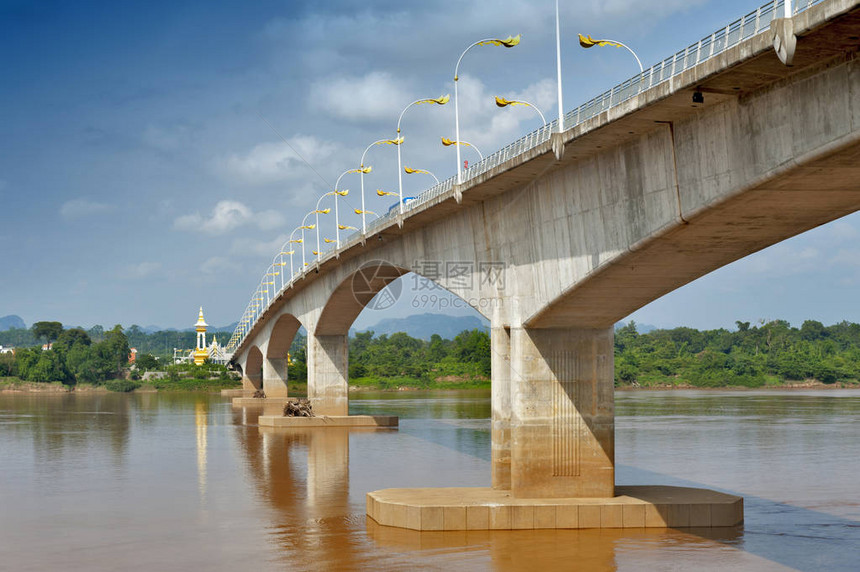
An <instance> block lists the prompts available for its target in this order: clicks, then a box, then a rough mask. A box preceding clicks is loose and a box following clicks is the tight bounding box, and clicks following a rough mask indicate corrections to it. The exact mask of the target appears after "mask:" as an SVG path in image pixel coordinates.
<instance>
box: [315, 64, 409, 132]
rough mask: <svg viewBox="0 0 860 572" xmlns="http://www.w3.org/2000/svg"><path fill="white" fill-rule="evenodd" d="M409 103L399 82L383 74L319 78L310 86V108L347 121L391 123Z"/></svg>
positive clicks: (379, 72)
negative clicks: (405, 103)
mask: <svg viewBox="0 0 860 572" xmlns="http://www.w3.org/2000/svg"><path fill="white" fill-rule="evenodd" d="M411 100H413V98H411V96H410V95H409V93H407V91H406V90H405V89H404V88H403V82H402V81H396V80H395V79H394V77H393V76H392V75H391V74H390V73H388V72H384V71H372V72H370V73H368V74H366V75H364V76H362V77H355V76H334V77H328V78H325V79H321V80H319V81H316V82H314V83H313V84H311V89H310V96H309V101H310V106H311V108H313V109H317V110H320V111H324V112H327V113H330V114H332V115H335V116H337V117H340V118H342V119H347V120H350V121H373V120H393V119H395V118H396V114H397V113H398V110H399V109H400V108H402V107H403V105H404V103H403V102H404V101H405V102H409V101H411Z"/></svg>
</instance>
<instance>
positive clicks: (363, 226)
mask: <svg viewBox="0 0 860 572" xmlns="http://www.w3.org/2000/svg"><path fill="white" fill-rule="evenodd" d="M401 143H403V137H398V138H397V139H380V140H379V141H374V142H373V143H371V144H370V145H368V146H367V148H366V149H365V150H364V153H362V154H361V166H360V167H359V169H360V172H361V209H354V210H355V214H357V215H361V234H367V223H366V222H365V220H364V218H365V217H364V215H365V214H366V213H370V214H376V213H375V212H373V211H368V210H365V208H364V173H365V172H367V173H369V172H370V165H368V166H367V171H365V170H364V169H365V167H364V158H365V156H367V152H368V151H370V148H371V147H373V146H374V145H398V146H399V145H400V144H401Z"/></svg>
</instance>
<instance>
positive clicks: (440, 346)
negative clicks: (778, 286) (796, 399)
mask: <svg viewBox="0 0 860 572" xmlns="http://www.w3.org/2000/svg"><path fill="white" fill-rule="evenodd" d="M736 325H737V329H736V330H734V331H730V330H727V329H717V330H705V331H700V330H696V329H693V328H684V327H682V328H674V329H671V330H653V331H651V332H648V333H645V334H640V333H639V332H638V331H637V329H636V324H635V323H634V322H630V323H628V324H626V325H624V326H623V327H620V328H618V329H617V330H616V332H615V383H616V386H618V387H667V386H668V387H703V388H714V387H751V388H756V387H767V386H774V387H781V386H783V385H786V384H791V385H793V384H797V383H798V382H801V383H802V382H810V381H815V382H821V383H824V384H836V383H839V384H843V385H848V386H852V385H855V384H856V385H857V386H858V387H860V324H855V323H851V322H841V323H839V324H834V325H832V326H824V325H823V324H822V323H821V322H817V321H815V320H807V321H805V322H804V323H803V324H802V326H801V327H800V328H794V327H792V326H791V325H790V324H789V323H788V322H786V321H784V320H774V321H771V322H764V321H762V322H760V323H759V324H756V325H751V324H750V323H749V322H736ZM94 329H95V330H96V331H97V332H98V333H99V335H100V338H99V339H98V341H96V340H95V339H93V338H92V337H91V336H90V334H89V332H90V331H93V330H94ZM94 329H91V330H90V331H85V330H83V329H81V328H71V329H63V328H62V324H59V323H57V322H39V323H37V324H34V326H33V328H32V330H31V331H30V335H31V337H32V339H34V340H37V341H44V342H46V343H51V342H53V347H52V349H50V350H42V349H41V347H38V346H37V347H32V348H20V347H19V348H18V349H17V351H16V353H15V354H14V355H12V354H0V389H2V388H3V387H10V386H11V385H13V384H15V383H22V382H48V383H50V382H54V383H56V382H60V383H62V384H65V385H66V386H79V387H82V386H83V385H84V384H86V385H87V386H94V387H104V388H107V389H109V390H113V391H131V390H134V389H138V388H140V389H157V390H174V391H198V390H206V391H213V390H218V389H224V388H235V387H239V385H240V381H239V376H238V374H237V373H236V372H232V371H229V370H228V369H227V368H226V367H224V366H222V365H216V364H209V363H206V364H204V365H202V366H195V365H192V364H180V365H171V364H170V363H169V362H170V359H165V358H161V359H159V357H158V356H154V355H152V354H147V353H138V355H137V360H136V363H135V364H134V365H131V366H130V365H129V364H128V356H129V342H128V337H127V336H126V332H124V331H123V329H122V327H121V326H115V327H114V328H113V329H111V330H108V331H104V330H102V329H101V328H98V329H96V328H94ZM159 334H160V333H155V334H143V333H141V332H139V331H138V332H137V333H136V334H135V335H137V336H144V337H145V336H147V335H151V336H155V337H156V339H158V340H160V341H163V340H162V339H161V337H159ZM16 335H18V336H19V337H20V333H18V334H16ZM159 343H160V342H159ZM290 357H291V364H290V366H289V372H288V377H289V385H290V391H291V392H296V393H303V392H306V391H307V339H306V338H305V337H304V336H302V335H297V336H296V339H295V340H294V341H293V345H292V347H291V348H290ZM146 372H157V373H156V374H155V375H154V376H153V374H151V373H150V374H147V373H146ZM349 380H350V385H351V386H352V387H354V388H359V389H383V390H392V389H400V388H412V389H469V388H486V387H489V385H490V337H489V334H488V333H487V332H485V331H481V330H472V331H464V332H462V333H460V334H459V335H457V336H455V337H454V339H453V340H447V339H443V338H442V337H441V336H438V335H434V336H432V337H431V339H430V340H421V339H416V338H413V337H410V336H408V335H407V334H405V333H396V334H392V335H380V336H376V335H375V334H374V333H373V332H372V331H371V332H362V333H358V334H356V335H355V336H354V337H352V338H351V339H350V343H349Z"/></svg>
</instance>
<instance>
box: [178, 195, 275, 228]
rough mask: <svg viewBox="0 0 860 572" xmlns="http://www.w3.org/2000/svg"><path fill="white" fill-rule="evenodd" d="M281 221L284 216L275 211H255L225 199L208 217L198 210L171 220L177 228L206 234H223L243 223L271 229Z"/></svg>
mask: <svg viewBox="0 0 860 572" xmlns="http://www.w3.org/2000/svg"><path fill="white" fill-rule="evenodd" d="M283 223H284V217H283V216H282V215H281V214H280V213H278V212H277V211H273V210H267V211H260V212H257V213H255V212H254V211H253V210H251V209H250V208H249V207H247V206H246V205H244V204H242V203H240V202H239V201H229V200H226V201H219V202H218V204H216V205H215V207H214V208H213V209H212V213H211V214H210V215H209V216H208V217H206V216H203V215H201V214H200V213H199V212H195V213H192V214H188V215H183V216H181V217H179V218H177V219H176V220H175V221H173V227H174V228H176V229H178V230H187V231H197V230H200V231H203V232H205V233H207V234H224V233H227V232H230V231H231V230H235V229H237V228H239V227H240V226H245V225H254V226H256V227H258V228H259V229H261V230H271V229H274V228H277V227H278V226H281V225H282V224H283Z"/></svg>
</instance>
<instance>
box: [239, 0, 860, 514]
mask: <svg viewBox="0 0 860 572" xmlns="http://www.w3.org/2000/svg"><path fill="white" fill-rule="evenodd" d="M780 6H781V4H780ZM780 9H781V8H780ZM726 33H727V34H728V29H727V32H726ZM741 35H742V37H741V38H740V39H739V41H738V42H736V43H735V44H734V45H732V46H727V47H726V45H724V47H723V48H722V49H721V51H719V53H714V54H712V55H710V56H708V57H707V58H703V57H701V55H702V54H701V53H698V54H697V58H698V59H697V60H696V61H697V62H698V63H695V62H694V63H692V64H689V62H688V64H689V65H685V67H684V69H683V71H681V72H680V73H675V74H674V75H669V78H668V80H664V79H662V78H664V77H665V75H662V76H659V79H661V81H655V80H654V78H655V76H656V74H657V72H656V71H654V68H652V70H649V72H651V74H652V75H651V77H650V81H645V80H646V79H647V78H645V77H644V76H643V77H640V78H639V80H638V84H637V87H636V93H634V94H633V95H631V96H629V97H626V99H624V100H623V101H622V102H621V103H619V104H616V105H612V106H607V107H608V108H607V109H606V110H605V111H602V112H600V113H598V114H596V115H595V116H594V117H591V118H590V119H587V120H585V121H581V122H579V123H577V124H575V125H574V126H573V127H571V128H570V129H567V130H565V131H564V132H563V133H553V134H552V135H549V134H548V133H547V135H548V136H547V137H545V138H544V139H545V141H543V142H541V143H538V144H536V145H533V146H531V147H530V148H528V149H527V150H526V151H524V152H522V153H519V154H516V155H514V156H510V157H509V158H507V159H505V160H503V161H500V162H499V164H497V165H494V166H492V168H489V169H485V170H484V172H479V173H477V174H474V173H473V174H472V175H471V176H469V177H468V178H467V179H466V180H465V181H464V183H463V184H462V185H456V184H448V185H447V188H446V186H445V185H444V184H443V185H442V186H440V188H438V189H436V190H435V191H434V193H433V194H432V196H429V197H425V199H424V200H422V201H420V202H418V204H417V206H414V207H412V208H410V209H409V210H408V211H407V212H406V213H405V215H404V216H403V217H402V218H400V217H396V218H394V219H390V220H386V221H383V222H382V223H381V224H379V225H377V226H376V227H373V228H372V229H369V231H368V233H367V235H365V236H361V235H358V236H354V237H353V238H352V239H350V240H349V241H347V242H345V243H342V245H341V248H340V249H339V250H337V251H336V252H331V253H329V254H328V255H327V256H325V257H324V258H323V259H322V260H321V261H320V262H319V263H317V264H315V265H314V266H312V267H311V268H310V270H308V271H306V272H304V273H303V274H302V275H301V276H299V277H296V278H295V279H294V280H292V281H291V283H290V284H289V285H288V287H286V288H284V289H283V290H282V291H280V292H279V293H278V294H277V296H276V297H275V298H274V299H273V300H272V301H271V303H270V304H269V305H268V307H267V308H266V309H265V311H264V312H262V313H261V314H260V315H258V316H256V318H255V320H254V322H253V324H252V325H250V326H249V327H248V328H247V330H246V331H243V332H242V336H241V337H240V339H239V341H238V342H237V343H236V348H235V353H234V360H235V362H236V363H237V364H238V365H239V366H240V367H241V369H242V371H243V372H244V373H243V375H244V383H245V385H246V387H247V388H259V387H262V388H263V389H264V390H265V392H266V394H267V395H268V396H284V395H286V379H285V356H286V353H287V349H288V348H289V346H290V343H291V342H292V340H293V337H294V336H295V334H296V332H297V330H298V329H299V327H300V326H304V328H305V329H306V330H307V332H308V364H307V365H308V393H309V397H310V399H311V400H312V401H313V402H314V406H315V409H317V410H318V411H320V412H322V413H328V414H333V415H346V414H347V408H348V373H347V371H348V367H347V366H348V347H347V335H348V330H349V327H350V325H351V324H352V323H353V321H354V320H355V318H356V317H357V316H358V314H359V313H360V312H361V310H362V309H363V308H364V307H365V305H367V304H368V303H369V302H370V301H371V299H372V298H373V297H374V295H375V294H376V293H378V292H379V291H381V290H382V289H383V288H384V287H385V286H386V285H387V284H389V283H391V282H392V281H393V280H395V279H396V278H398V277H400V276H402V275H403V274H405V273H407V272H409V271H415V272H417V273H419V274H423V275H424V276H427V277H428V278H430V279H432V280H433V281H434V282H436V283H438V284H439V285H440V286H441V287H443V288H446V289H447V290H450V291H451V292H454V293H456V294H458V295H459V296H461V297H462V298H463V299H465V300H467V301H469V302H470V303H473V304H474V305H475V307H476V309H477V310H478V311H479V312H481V313H482V314H483V315H484V316H486V317H487V318H488V319H489V320H490V322H491V327H492V330H491V335H492V388H493V389H492V409H493V418H492V448H493V461H492V466H493V469H492V485H493V488H494V489H497V490H502V491H509V494H510V496H512V497H513V498H519V499H523V498H571V497H574V498H575V497H613V496H614V494H615V474H614V410H613V387H614V371H613V325H614V324H615V323H616V322H617V321H618V320H620V319H622V318H624V317H625V316H627V315H628V314H630V313H631V312H633V311H634V310H636V309H638V308H640V307H642V306H644V305H646V304H648V303H649V302H651V301H653V300H655V299H657V298H659V297H660V296H663V295H664V294H666V293H669V292H671V291H673V290H675V289H676V288H679V287H681V286H683V285H685V284H687V283H689V282H691V281H693V280H695V279H696V278H699V277H700V276H703V275H705V274H707V273H708V272H711V271H712V270H715V269H717V268H720V267H722V266H724V265H726V264H728V263H730V262H733V261H735V260H738V259H740V258H742V257H744V256H746V255H748V254H751V253H754V252H757V251H759V250H761V249H763V248H766V247H768V246H770V245H772V244H775V243H777V242H779V241H782V240H784V239H786V238H789V237H791V236H794V235H797V234H799V233H802V232H804V231H806V230H808V229H811V228H813V227H816V226H818V225H821V224H824V223H827V222H829V221H832V220H834V219H837V218H839V217H842V216H844V215H847V214H849V213H852V212H854V211H857V210H858V209H860V64H858V59H857V52H858V46H860V7H858V2H857V1H856V0H825V1H823V2H820V3H818V4H816V5H813V6H811V7H808V8H807V9H805V10H803V11H801V12H799V13H797V14H796V15H794V16H793V17H792V18H788V19H778V20H775V21H774V22H772V23H771V25H770V27H765V28H764V29H763V30H762V31H760V32H757V33H754V34H751V35H749V36H748V37H745V38H744V37H743V32H742V33H741ZM775 37H776V43H777V44H778V45H779V46H780V47H781V48H782V50H783V54H782V55H783V58H785V57H786V54H785V52H786V46H789V50H788V51H790V47H791V45H792V44H793V41H794V38H795V37H796V49H795V51H794V54H793V61H792V62H791V63H792V64H793V65H792V66H790V67H789V66H787V65H785V64H784V63H783V62H782V61H781V59H780V57H779V56H778V54H777V53H776V51H775V49H774V42H775ZM713 38H716V35H715V36H712V41H713ZM712 46H713V44H712ZM701 49H702V43H701V42H700V44H699V52H701ZM713 51H714V50H713V47H712V52H713ZM790 56H791V54H788V57H789V58H790ZM673 61H674V60H673ZM655 67H656V66H655ZM649 72H646V74H647V73H649ZM643 83H644V85H643ZM616 93H617V92H616ZM694 94H701V97H699V95H696V96H695V98H694ZM611 97H612V96H611V95H610V98H611ZM702 99H703V102H700V103H696V101H701V100H702ZM467 175H469V173H467ZM450 262H457V263H459V264H460V266H461V267H462V268H465V271H458V272H455V273H451V272H445V271H442V272H437V271H438V269H439V265H438V264H436V263H440V264H441V266H442V267H443V268H444V267H445V264H446V263H450ZM708 302H709V303H716V302H717V301H708Z"/></svg>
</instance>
